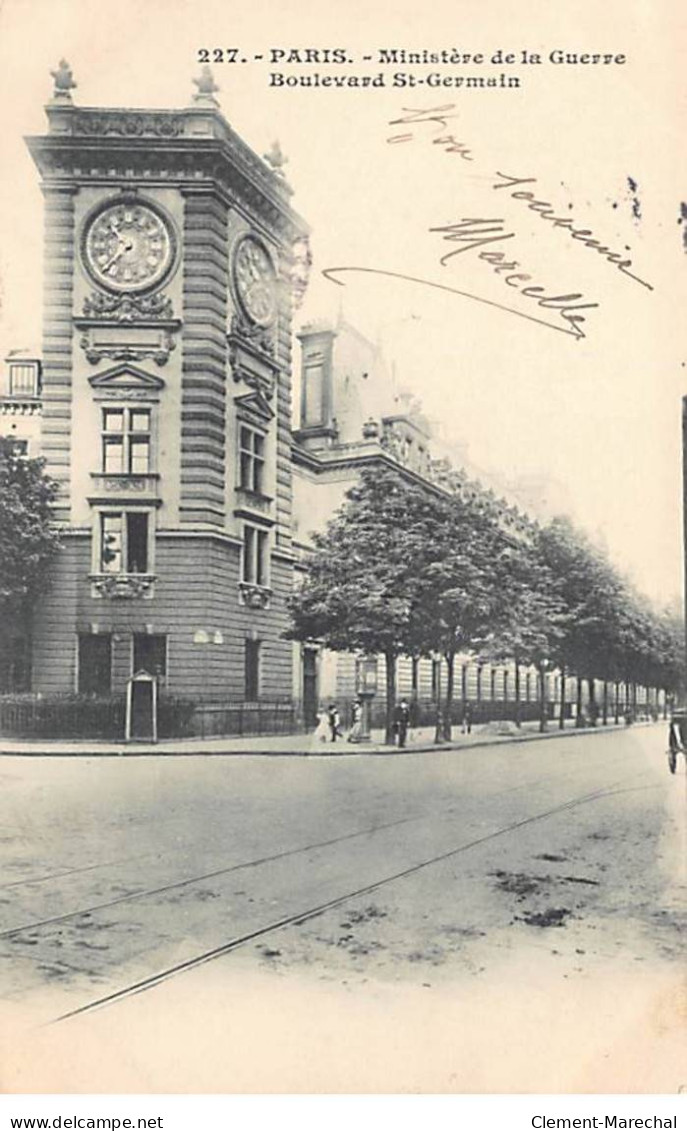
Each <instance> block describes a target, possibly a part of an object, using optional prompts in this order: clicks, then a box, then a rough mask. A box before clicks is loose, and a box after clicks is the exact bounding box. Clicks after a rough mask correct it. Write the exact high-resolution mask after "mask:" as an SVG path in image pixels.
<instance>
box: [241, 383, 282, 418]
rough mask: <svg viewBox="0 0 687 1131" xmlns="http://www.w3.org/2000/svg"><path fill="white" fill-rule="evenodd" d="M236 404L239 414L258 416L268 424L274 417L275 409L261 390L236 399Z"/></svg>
mask: <svg viewBox="0 0 687 1131" xmlns="http://www.w3.org/2000/svg"><path fill="white" fill-rule="evenodd" d="M234 404H235V405H236V408H237V410H238V411H239V412H241V411H242V412H244V413H246V414H248V415H251V416H257V417H259V418H260V419H261V420H263V421H265V423H267V424H269V422H270V420H272V419H273V417H274V411H273V409H272V408H271V407H270V404H269V402H268V400H267V399H266V397H264V396H263V394H262V393H261V392H260V390H259V389H256V390H255V392H253V393H244V394H243V396H240V397H234Z"/></svg>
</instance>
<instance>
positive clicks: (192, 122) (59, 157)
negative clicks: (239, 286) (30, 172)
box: [27, 102, 308, 241]
mask: <svg viewBox="0 0 687 1131" xmlns="http://www.w3.org/2000/svg"><path fill="white" fill-rule="evenodd" d="M46 112H47V114H48V118H49V121H50V133H49V134H48V135H47V136H40V137H30V138H27V144H28V147H29V150H30V151H31V154H32V156H33V158H34V160H35V162H36V164H37V165H38V167H39V169H40V171H41V173H42V175H43V177H44V178H45V180H46V181H47V182H48V183H51V182H53V183H54V181H55V180H58V181H60V180H71V179H73V178H76V179H78V180H79V182H80V183H109V184H112V183H113V181H115V182H119V183H121V182H124V183H131V182H132V181H138V180H141V181H145V182H146V183H147V184H148V185H152V184H154V183H156V182H157V181H158V180H159V181H163V182H164V183H165V184H166V185H169V184H170V183H172V184H173V183H174V182H176V183H177V185H178V184H179V183H181V184H182V185H184V184H187V185H188V187H189V189H191V187H192V186H193V187H195V186H196V185H198V184H199V182H200V183H202V180H203V179H206V180H209V181H210V182H212V183H213V184H215V185H216V186H217V187H218V189H219V190H220V191H224V192H225V193H227V194H228V196H229V197H230V198H231V199H233V200H238V202H243V203H244V204H245V205H246V206H248V207H249V208H250V209H251V210H252V211H253V212H255V213H257V214H258V215H260V216H261V217H263V218H264V220H265V222H266V223H267V224H268V225H269V226H270V227H271V228H273V229H276V230H278V231H280V232H281V233H282V235H283V237H284V238H285V239H286V240H288V241H294V240H297V239H300V238H302V237H303V236H304V235H305V234H306V233H307V231H308V228H307V225H306V224H305V222H304V221H303V220H302V219H301V217H300V216H298V214H297V213H296V212H294V211H293V209H292V208H291V206H290V203H289V197H290V195H291V192H292V190H291V188H290V187H289V186H288V184H287V183H286V181H285V180H284V178H283V177H281V176H279V175H278V174H277V173H276V172H275V171H274V169H272V168H271V167H270V166H269V164H268V163H267V162H266V161H264V160H263V159H262V158H260V157H259V156H258V155H257V154H256V153H254V152H253V150H252V149H251V148H250V146H248V145H247V144H246V143H245V142H244V141H243V140H242V139H241V138H240V137H239V136H238V134H237V133H235V131H234V130H233V129H232V128H231V126H230V125H229V123H228V122H227V121H226V120H225V119H224V118H223V116H222V115H221V114H220V113H219V111H218V110H217V109H214V108H212V107H206V106H202V107H201V106H193V107H189V108H186V109H183V110H159V111H151V110H139V109H96V108H91V107H88V108H82V107H77V106H74V105H72V104H71V103H69V102H67V103H64V104H59V105H55V104H52V105H50V106H48V107H47V108H46Z"/></svg>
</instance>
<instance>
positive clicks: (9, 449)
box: [0, 437, 59, 666]
mask: <svg viewBox="0 0 687 1131" xmlns="http://www.w3.org/2000/svg"><path fill="white" fill-rule="evenodd" d="M43 468H44V461H43V460H38V459H26V458H25V457H24V456H21V455H19V454H18V453H17V451H16V447H15V445H14V443H13V441H12V440H10V439H8V438H5V437H0V646H1V647H2V649H3V651H4V653H5V656H6V657H8V661H9V663H8V666H11V664H12V662H13V661H12V656H13V651H14V649H16V647H17V643H16V642H17V640H18V639H26V637H27V636H28V635H30V623H31V610H32V606H33V603H34V601H35V599H36V598H37V596H38V594H39V593H40V590H41V587H42V584H43V581H44V578H45V574H46V570H47V568H48V566H49V563H50V561H51V560H52V558H53V556H54V554H55V553H56V551H57V549H58V547H59V537H58V533H57V531H56V529H55V527H54V525H53V521H52V503H53V501H54V499H55V496H56V493H57V484H56V483H55V482H54V481H53V480H52V479H50V478H49V477H48V476H47V475H46V474H45V472H44V470H43Z"/></svg>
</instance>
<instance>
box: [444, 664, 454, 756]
mask: <svg viewBox="0 0 687 1131" xmlns="http://www.w3.org/2000/svg"><path fill="white" fill-rule="evenodd" d="M455 666H456V654H455V652H447V653H446V704H445V706H444V738H445V739H446V741H447V742H450V741H451V715H452V713H453V677H454V670H455Z"/></svg>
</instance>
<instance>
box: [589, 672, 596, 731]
mask: <svg viewBox="0 0 687 1131" xmlns="http://www.w3.org/2000/svg"><path fill="white" fill-rule="evenodd" d="M587 687H588V688H589V708H588V711H587V714H588V715H589V725H590V727H595V726H596V714H597V706H596V681H595V680H594V679H593V678H592V677H591V676H590V677H589V679H588V680H587Z"/></svg>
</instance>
